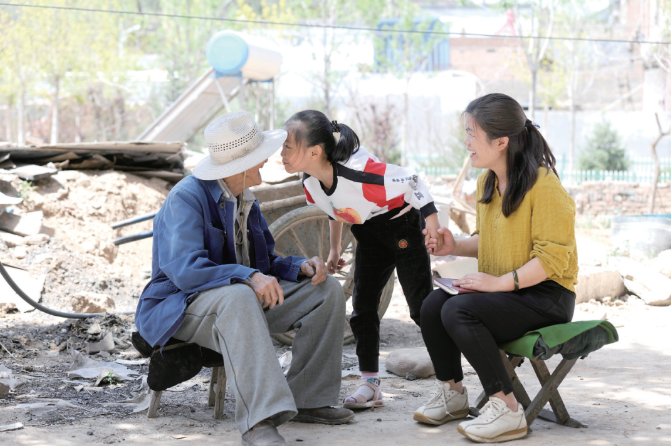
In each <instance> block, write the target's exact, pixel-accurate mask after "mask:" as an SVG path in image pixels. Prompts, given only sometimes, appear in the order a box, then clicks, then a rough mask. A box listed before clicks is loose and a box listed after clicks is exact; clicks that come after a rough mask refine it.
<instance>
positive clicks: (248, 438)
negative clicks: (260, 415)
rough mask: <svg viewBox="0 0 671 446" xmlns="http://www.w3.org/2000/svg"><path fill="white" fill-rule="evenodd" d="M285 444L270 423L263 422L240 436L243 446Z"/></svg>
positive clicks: (282, 445)
mask: <svg viewBox="0 0 671 446" xmlns="http://www.w3.org/2000/svg"><path fill="white" fill-rule="evenodd" d="M286 444H287V443H286V442H285V441H284V438H282V436H281V435H280V433H279V432H277V428H276V427H275V424H274V423H273V422H272V421H268V420H264V421H261V422H260V423H258V424H257V425H256V426H254V427H253V428H251V429H250V430H248V431H247V432H245V433H244V434H242V445H243V446H285V445H286Z"/></svg>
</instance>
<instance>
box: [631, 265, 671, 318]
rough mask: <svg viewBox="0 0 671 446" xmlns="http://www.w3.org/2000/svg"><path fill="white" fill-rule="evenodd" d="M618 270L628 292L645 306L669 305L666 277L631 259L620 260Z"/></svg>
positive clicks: (670, 284)
mask: <svg viewBox="0 0 671 446" xmlns="http://www.w3.org/2000/svg"><path fill="white" fill-rule="evenodd" d="M618 270H619V271H620V274H621V275H622V277H623V278H624V284H625V286H626V287H627V289H628V290H629V292H631V293H632V294H635V295H637V296H638V297H640V298H641V299H642V300H643V301H644V302H645V303H646V304H648V305H654V306H668V305H671V279H669V278H668V277H666V276H664V275H663V274H661V273H659V272H657V271H654V270H653V269H651V268H650V267H649V266H646V265H644V264H642V263H640V262H636V261H635V260H632V259H620V260H619V262H618Z"/></svg>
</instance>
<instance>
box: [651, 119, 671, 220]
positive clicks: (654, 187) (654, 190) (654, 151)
mask: <svg viewBox="0 0 671 446" xmlns="http://www.w3.org/2000/svg"><path fill="white" fill-rule="evenodd" d="M655 119H656V120H657V129H659V133H658V134H657V138H655V141H654V142H653V143H652V147H651V148H652V159H653V161H654V162H655V175H654V177H653V178H652V184H651V185H650V198H649V201H648V214H652V213H653V212H654V211H655V195H656V194H657V182H658V181H659V172H660V170H661V168H660V165H659V158H658V157H657V144H658V143H659V141H661V140H662V138H663V137H665V136H666V135H668V134H669V133H671V126H669V129H668V130H667V131H664V130H662V124H661V123H660V122H659V113H655Z"/></svg>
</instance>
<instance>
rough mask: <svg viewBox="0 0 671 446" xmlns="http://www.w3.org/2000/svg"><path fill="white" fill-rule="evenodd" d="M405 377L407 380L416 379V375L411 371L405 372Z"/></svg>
mask: <svg viewBox="0 0 671 446" xmlns="http://www.w3.org/2000/svg"><path fill="white" fill-rule="evenodd" d="M405 379H407V380H408V381H414V380H416V379H417V377H416V376H415V375H413V374H412V373H406V375H405Z"/></svg>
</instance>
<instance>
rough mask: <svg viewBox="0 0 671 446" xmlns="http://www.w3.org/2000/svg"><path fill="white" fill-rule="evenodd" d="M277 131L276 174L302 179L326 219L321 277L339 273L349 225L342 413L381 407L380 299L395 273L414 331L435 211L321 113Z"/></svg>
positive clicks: (408, 176)
mask: <svg viewBox="0 0 671 446" xmlns="http://www.w3.org/2000/svg"><path fill="white" fill-rule="evenodd" d="M284 128H285V129H286V130H287V132H288V137H287V140H286V142H285V144H284V147H283V149H282V161H283V163H284V168H285V169H286V171H287V172H290V173H294V172H303V173H304V174H303V187H304V189H305V196H306V198H307V201H308V203H309V204H311V205H315V206H318V207H319V208H320V209H321V210H323V211H324V212H325V213H326V214H327V215H328V216H329V218H330V219H331V221H330V240H331V250H330V253H329V257H328V260H327V265H326V267H327V269H328V270H329V272H335V270H336V269H339V267H340V266H341V265H342V263H341V262H340V249H341V247H340V243H341V241H340V238H341V235H342V226H343V223H352V234H353V235H354V237H355V238H356V240H357V248H356V264H355V269H354V293H353V295H352V300H353V302H352V304H353V307H354V311H353V312H352V317H351V318H350V326H351V327H352V332H353V333H354V337H355V339H356V354H357V356H358V357H359V367H360V370H361V376H362V378H361V379H362V383H361V387H359V389H358V390H357V391H356V392H355V393H354V394H353V395H352V396H350V397H348V398H346V399H345V402H344V403H345V404H344V407H345V408H348V409H364V408H367V407H379V406H383V405H384V403H383V402H382V393H381V392H380V379H379V377H378V357H379V348H380V319H379V317H378V315H377V309H378V306H379V303H380V296H381V295H382V290H383V288H384V286H385V284H386V283H387V281H388V280H389V277H390V276H391V274H392V272H393V271H394V267H396V271H397V274H398V279H399V281H400V282H401V286H402V287H403V293H404V294H405V299H406V301H407V303H408V307H409V308H410V317H411V318H412V320H413V321H415V323H416V324H417V325H419V322H420V320H419V312H420V309H421V306H422V301H423V300H424V298H425V297H426V296H427V295H428V294H429V293H430V292H431V290H432V289H433V287H432V281H431V268H430V263H429V255H428V253H427V249H426V246H425V239H424V237H423V236H422V228H423V226H424V220H425V219H426V229H427V232H428V234H429V235H432V236H433V238H434V239H438V233H437V232H436V231H437V229H438V228H439V223H438V215H437V212H436V207H435V205H434V204H433V199H432V197H431V194H430V193H429V191H428V190H427V189H426V187H425V186H424V184H423V183H422V181H421V180H420V179H419V177H418V176H417V175H416V174H415V173H414V172H412V171H410V170H408V169H404V168H402V167H399V166H395V165H393V164H385V163H381V162H380V161H379V160H378V159H377V158H376V157H375V156H374V155H372V154H371V153H369V152H368V151H366V149H364V148H363V147H360V146H359V138H358V136H357V135H356V134H355V133H354V131H352V129H350V128H349V127H348V126H346V125H344V124H338V123H337V122H336V121H333V122H331V121H329V120H328V118H327V117H326V116H325V115H324V114H323V113H321V112H319V111H315V110H305V111H302V112H300V113H296V114H295V115H294V116H292V117H291V118H290V119H289V120H288V121H287V123H286V124H285V126H284ZM427 239H428V235H427Z"/></svg>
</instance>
